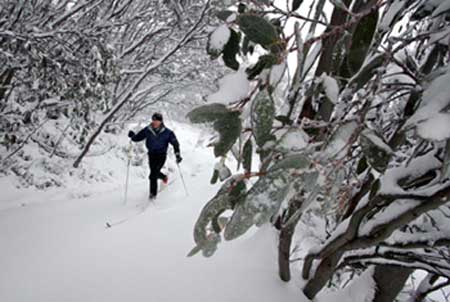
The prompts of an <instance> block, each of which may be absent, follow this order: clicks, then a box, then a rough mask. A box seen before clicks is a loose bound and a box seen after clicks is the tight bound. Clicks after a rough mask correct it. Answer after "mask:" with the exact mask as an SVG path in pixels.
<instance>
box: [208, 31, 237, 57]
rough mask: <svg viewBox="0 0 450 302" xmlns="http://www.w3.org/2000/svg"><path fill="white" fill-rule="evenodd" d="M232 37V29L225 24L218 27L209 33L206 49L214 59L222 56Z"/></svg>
mask: <svg viewBox="0 0 450 302" xmlns="http://www.w3.org/2000/svg"><path fill="white" fill-rule="evenodd" d="M230 37H231V31H230V29H229V28H228V26H227V25H225V24H223V25H220V26H219V27H217V28H216V30H215V31H213V32H212V33H211V34H210V35H209V39H208V44H207V48H206V50H207V52H208V54H209V55H210V56H211V58H212V59H216V58H218V57H219V56H220V54H221V53H222V51H223V49H224V47H225V45H226V44H227V43H228V40H229V39H230Z"/></svg>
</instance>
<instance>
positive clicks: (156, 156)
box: [128, 113, 182, 199]
mask: <svg viewBox="0 0 450 302" xmlns="http://www.w3.org/2000/svg"><path fill="white" fill-rule="evenodd" d="M128 137H129V138H131V140H132V141H133V142H140V141H143V140H144V139H145V140H146V141H145V145H146V146H147V149H148V162H149V166H150V176H149V178H150V199H155V198H156V194H157V193H158V179H162V181H163V183H165V184H167V183H168V177H167V175H164V174H163V173H161V168H162V167H163V166H164V163H165V162H166V157H167V148H168V147H169V143H170V144H171V145H172V146H173V149H174V151H175V156H176V161H177V164H179V163H180V162H181V161H182V158H181V155H180V144H179V143H178V140H177V138H176V136H175V133H173V131H172V130H170V129H168V128H166V127H165V126H164V123H163V116H162V114H161V113H154V114H153V116H152V122H151V123H150V125H148V126H147V127H145V128H144V129H142V130H141V131H139V132H138V133H137V134H135V133H134V132H133V131H130V132H128Z"/></svg>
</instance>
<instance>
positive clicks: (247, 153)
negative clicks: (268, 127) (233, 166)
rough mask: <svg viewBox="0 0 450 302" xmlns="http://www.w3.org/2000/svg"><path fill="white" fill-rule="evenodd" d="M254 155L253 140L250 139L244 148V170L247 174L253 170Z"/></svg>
mask: <svg viewBox="0 0 450 302" xmlns="http://www.w3.org/2000/svg"><path fill="white" fill-rule="evenodd" d="M252 153H253V144H252V139H251V138H249V139H248V140H247V141H246V142H245V144H244V147H243V148H242V165H243V166H244V170H245V171H246V172H250V171H251V170H252V155H253V154H252Z"/></svg>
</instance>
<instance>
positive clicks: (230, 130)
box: [213, 111, 242, 157]
mask: <svg viewBox="0 0 450 302" xmlns="http://www.w3.org/2000/svg"><path fill="white" fill-rule="evenodd" d="M239 116H240V113H239V112H235V111H230V112H228V113H226V114H224V115H223V116H221V117H220V118H219V119H217V120H216V121H215V122H214V125H213V127H214V130H216V131H217V132H218V133H219V136H220V139H219V141H218V142H217V143H216V144H215V145H214V155H215V156H216V157H220V156H225V155H226V154H227V153H228V151H230V149H231V148H232V147H233V145H234V143H235V142H236V140H237V139H238V137H239V135H240V134H241V130H242V122H241V119H240V118H239Z"/></svg>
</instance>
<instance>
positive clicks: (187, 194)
mask: <svg viewBox="0 0 450 302" xmlns="http://www.w3.org/2000/svg"><path fill="white" fill-rule="evenodd" d="M177 166H178V172H180V177H181V182H183V187H184V192H186V196H189V193H188V190H187V187H186V183H185V182H184V177H183V173H181V168H180V164H179V163H177Z"/></svg>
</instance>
